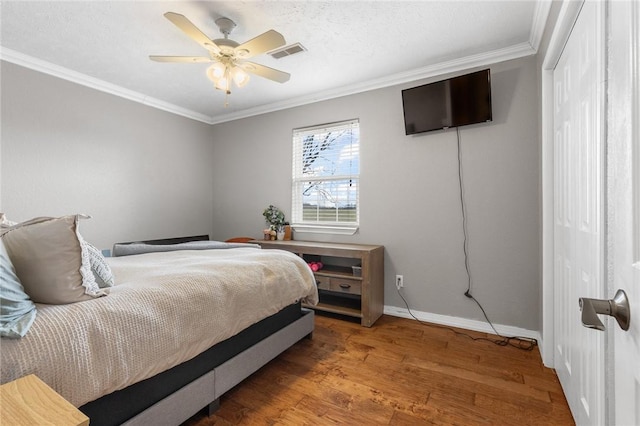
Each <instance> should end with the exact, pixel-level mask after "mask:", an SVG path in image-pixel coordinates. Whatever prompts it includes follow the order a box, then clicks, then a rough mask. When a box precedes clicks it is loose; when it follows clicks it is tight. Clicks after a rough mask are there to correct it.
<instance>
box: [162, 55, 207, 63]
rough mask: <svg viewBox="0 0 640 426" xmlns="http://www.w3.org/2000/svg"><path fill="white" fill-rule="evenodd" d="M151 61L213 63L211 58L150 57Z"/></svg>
mask: <svg viewBox="0 0 640 426" xmlns="http://www.w3.org/2000/svg"><path fill="white" fill-rule="evenodd" d="M149 59H151V60H152V61H156V62H183V63H194V62H195V63H202V62H213V60H211V58H207V57H205V56H157V55H149Z"/></svg>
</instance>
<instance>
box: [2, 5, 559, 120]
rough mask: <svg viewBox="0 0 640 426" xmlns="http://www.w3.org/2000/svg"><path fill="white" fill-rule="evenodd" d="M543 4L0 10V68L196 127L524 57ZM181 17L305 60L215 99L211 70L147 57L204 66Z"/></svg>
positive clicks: (533, 42)
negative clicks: (292, 50)
mask: <svg viewBox="0 0 640 426" xmlns="http://www.w3.org/2000/svg"><path fill="white" fill-rule="evenodd" d="M548 5H549V2H548V1H536V0H531V1H524V0H523V1H514V0H504V1H488V0H486V1H485V0H482V1H455V0H454V1H353V2H348V1H209V2H193V1H179V2H166V1H162V2H161V1H89V0H87V1H6V0H3V1H2V2H1V3H0V14H1V24H2V25H1V32H0V36H1V38H0V45H1V47H2V50H1V51H0V54H1V57H2V59H3V60H7V61H11V62H14V63H18V64H20V65H24V66H28V67H31V68H34V69H39V70H43V71H45V72H49V73H51V74H54V75H58V76H61V77H63V78H68V79H70V80H74V81H79V82H82V84H87V85H89V86H92V87H96V88H98V89H101V90H105V91H109V92H114V93H118V94H120V95H122V96H125V97H128V98H131V99H134V100H138V101H140V102H144V103H147V104H150V105H153V106H157V107H160V108H163V109H167V110H171V111H174V112H177V113H180V114H182V115H186V116H190V117H192V118H195V119H199V120H202V121H205V122H211V123H215V122H220V121H224V120H228V119H233V118H238V117H242V116H247V115H251V114H255V113H259V112H264V111H269V110H275V109H280V108H285V107H288V106H293V105H299V104H303V103H307V102H311V101H314V100H318V99H327V98H330V97H334V96H339V95H343V94H347V93H355V92H358V91H362V90H368V89H371V88H375V87H383V86H387V85H390V84H398V83H402V82H406V81H412V80H416V79H418V78H422V77H428V76H432V75H437V74H438V73H439V72H440V73H442V72H449V71H456V70H458V69H464V67H465V66H466V67H469V66H478V65H483V62H484V63H490V62H495V60H502V59H509V58H512V57H518V56H524V55H526V54H532V53H534V52H535V50H536V49H537V43H538V40H539V34H541V31H542V26H543V25H544V21H545V20H546V15H547V13H548ZM167 11H172V12H177V13H180V14H183V15H185V16H186V17H187V18H189V20H191V21H192V22H193V23H194V24H195V25H196V26H198V27H199V28H200V29H201V30H202V32H204V33H205V34H207V35H208V36H209V37H210V38H212V39H216V38H221V37H222V35H221V34H220V33H219V31H218V27H217V26H216V25H215V23H214V21H215V19H217V18H219V17H222V16H225V17H228V18H231V19H232V20H234V21H235V22H236V24H237V27H236V28H235V29H234V30H233V32H232V34H231V36H230V38H231V39H233V40H236V41H238V42H240V43H242V42H244V41H247V40H249V39H251V38H253V37H255V36H257V35H258V34H261V33H263V32H265V31H267V30H269V29H275V30H276V31H278V32H280V33H282V34H283V35H284V37H285V39H286V41H287V44H292V43H296V42H299V43H301V44H302V45H304V46H305V47H306V48H307V49H308V51H306V52H303V53H300V54H297V55H295V56H290V57H285V58H282V59H279V60H276V59H273V58H271V57H270V56H268V55H260V56H256V57H255V58H253V59H252V60H253V61H254V62H257V63H261V64H263V65H267V66H270V67H273V68H277V69H280V70H283V71H286V72H289V73H291V79H290V81H289V82H287V83H284V84H280V83H275V82H272V81H269V80H265V79H262V78H260V77H258V76H253V77H252V79H251V81H250V82H249V84H248V85H247V86H245V87H243V88H241V89H237V88H236V89H235V90H233V91H232V94H231V96H230V98H229V106H228V107H226V108H225V106H224V98H225V96H224V92H221V91H218V90H214V88H213V86H212V84H211V82H210V81H209V80H208V78H207V77H206V75H205V71H206V69H207V67H208V66H209V64H169V63H157V62H152V61H150V60H149V58H148V55H151V54H152V55H194V56H202V55H206V52H205V51H204V49H202V48H201V47H200V46H199V45H198V44H197V43H195V42H194V41H193V40H191V39H190V38H188V37H187V36H186V35H185V34H184V33H183V32H181V31H180V30H179V29H178V28H177V27H175V26H174V25H173V24H172V23H171V22H169V21H168V20H167V19H165V18H164V17H163V14H164V13H165V12H167Z"/></svg>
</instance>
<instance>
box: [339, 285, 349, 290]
mask: <svg viewBox="0 0 640 426" xmlns="http://www.w3.org/2000/svg"><path fill="white" fill-rule="evenodd" d="M340 288H342V289H345V290H348V289H350V288H351V284H340Z"/></svg>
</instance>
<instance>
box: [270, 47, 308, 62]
mask: <svg viewBox="0 0 640 426" xmlns="http://www.w3.org/2000/svg"><path fill="white" fill-rule="evenodd" d="M306 50H307V49H306V48H305V47H304V46H303V45H301V44H300V43H294V44H290V45H289V46H285V47H281V48H280V49H276V50H272V51H271V52H267V55H271V56H272V57H274V58H276V59H280V58H284V57H285V56H291V55H295V54H296V53H300V52H304V51H306Z"/></svg>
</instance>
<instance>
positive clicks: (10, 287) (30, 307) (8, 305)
mask: <svg viewBox="0 0 640 426" xmlns="http://www.w3.org/2000/svg"><path fill="white" fill-rule="evenodd" d="M35 318H36V305H35V304H34V303H33V302H32V301H31V299H29V296H28V295H27V294H26V293H25V292H24V287H22V284H20V280H19V279H18V277H17V276H16V271H15V269H14V267H13V264H12V263H11V259H9V255H8V254H7V251H6V249H5V247H4V244H3V243H2V240H1V239H0V336H2V337H8V338H10V339H19V338H20V337H23V336H24V335H25V334H26V333H27V331H29V328H30V327H31V324H33V320H34V319H35Z"/></svg>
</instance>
